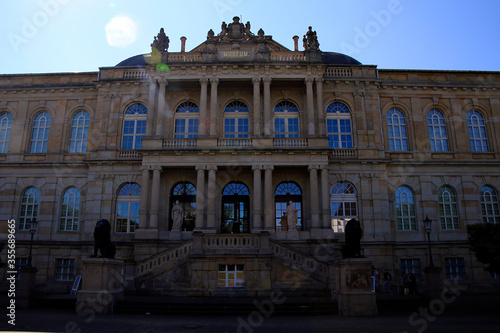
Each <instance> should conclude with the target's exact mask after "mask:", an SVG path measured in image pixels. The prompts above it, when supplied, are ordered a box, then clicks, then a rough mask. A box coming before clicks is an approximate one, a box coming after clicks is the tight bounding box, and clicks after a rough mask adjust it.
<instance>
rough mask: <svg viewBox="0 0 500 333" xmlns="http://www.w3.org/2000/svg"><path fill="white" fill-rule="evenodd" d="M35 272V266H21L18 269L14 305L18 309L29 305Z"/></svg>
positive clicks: (33, 288) (36, 270) (33, 289)
mask: <svg viewBox="0 0 500 333" xmlns="http://www.w3.org/2000/svg"><path fill="white" fill-rule="evenodd" d="M36 272H38V269H36V268H35V267H22V268H21V269H20V270H19V275H20V277H19V285H18V287H17V290H16V293H17V295H16V307H18V308H19V309H27V308H29V307H30V304H31V300H32V298H33V293H34V291H35V281H36Z"/></svg>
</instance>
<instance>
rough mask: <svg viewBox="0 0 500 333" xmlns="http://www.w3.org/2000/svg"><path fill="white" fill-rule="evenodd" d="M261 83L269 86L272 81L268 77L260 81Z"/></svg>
mask: <svg viewBox="0 0 500 333" xmlns="http://www.w3.org/2000/svg"><path fill="white" fill-rule="evenodd" d="M262 81H263V82H264V84H271V81H272V79H271V78H270V77H265V78H263V79H262Z"/></svg>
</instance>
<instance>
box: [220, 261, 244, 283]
mask: <svg viewBox="0 0 500 333" xmlns="http://www.w3.org/2000/svg"><path fill="white" fill-rule="evenodd" d="M244 286H245V271H244V265H219V287H230V288H243V287H244Z"/></svg>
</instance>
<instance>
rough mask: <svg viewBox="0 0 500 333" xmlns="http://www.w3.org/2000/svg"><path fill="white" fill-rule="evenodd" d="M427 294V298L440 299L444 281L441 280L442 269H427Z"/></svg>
mask: <svg viewBox="0 0 500 333" xmlns="http://www.w3.org/2000/svg"><path fill="white" fill-rule="evenodd" d="M424 273H425V275H424V276H425V294H426V296H427V297H429V298H431V299H433V298H440V297H441V291H442V290H443V288H442V283H443V279H442V278H441V268H439V267H425V268H424Z"/></svg>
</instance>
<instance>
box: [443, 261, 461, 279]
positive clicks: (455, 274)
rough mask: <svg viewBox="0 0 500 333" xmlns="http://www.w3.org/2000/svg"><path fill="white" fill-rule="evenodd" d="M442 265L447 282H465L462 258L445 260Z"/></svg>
mask: <svg viewBox="0 0 500 333" xmlns="http://www.w3.org/2000/svg"><path fill="white" fill-rule="evenodd" d="M444 263H445V266H446V279H447V280H465V264H464V258H446V259H444Z"/></svg>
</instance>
